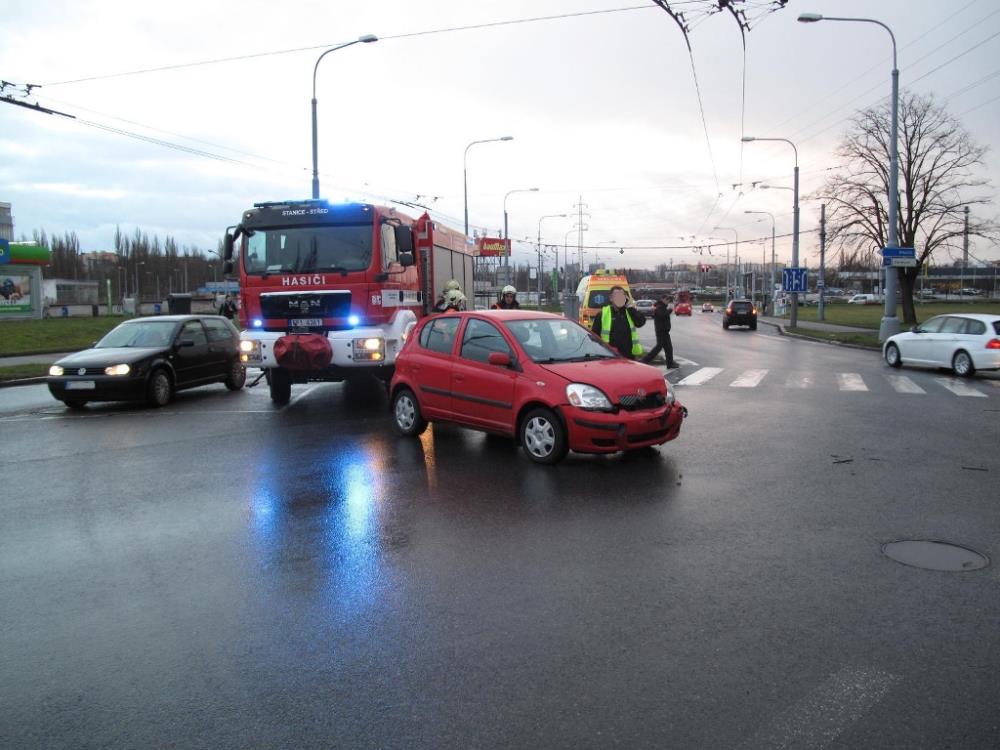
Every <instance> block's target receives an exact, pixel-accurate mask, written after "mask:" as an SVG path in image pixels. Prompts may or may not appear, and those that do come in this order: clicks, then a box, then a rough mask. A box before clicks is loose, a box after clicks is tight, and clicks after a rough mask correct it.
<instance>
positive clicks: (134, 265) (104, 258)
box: [20, 227, 223, 301]
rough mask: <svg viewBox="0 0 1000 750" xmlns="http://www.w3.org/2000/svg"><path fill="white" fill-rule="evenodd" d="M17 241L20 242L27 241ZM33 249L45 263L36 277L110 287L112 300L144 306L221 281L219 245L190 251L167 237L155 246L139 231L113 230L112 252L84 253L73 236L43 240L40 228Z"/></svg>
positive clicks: (154, 240) (155, 241) (156, 239)
mask: <svg viewBox="0 0 1000 750" xmlns="http://www.w3.org/2000/svg"><path fill="white" fill-rule="evenodd" d="M27 239H28V238H27V237H25V236H24V235H22V236H21V238H20V241H22V242H23V241H27ZM32 240H33V241H34V242H35V244H37V245H40V246H42V247H45V248H48V250H49V253H50V255H51V261H50V262H49V264H48V265H47V266H43V267H42V278H45V279H70V280H73V281H97V282H101V288H100V294H101V296H102V298H103V295H104V293H105V288H104V284H105V283H107V282H108V281H110V282H111V296H112V299H115V300H120V299H122V298H124V297H131V296H135V295H136V291H137V290H138V295H139V297H140V298H141V299H142V300H145V301H159V300H161V299H163V298H164V297H165V296H166V295H167V294H170V293H175V292H190V291H193V290H195V289H198V288H199V287H203V286H204V285H205V283H206V282H209V281H216V280H219V281H221V280H222V278H223V277H222V264H221V261H220V260H219V255H220V254H221V241H220V243H219V247H218V248H217V249H216V250H214V251H208V252H207V253H206V252H205V251H204V250H202V249H200V248H198V247H194V246H181V245H179V244H178V243H177V241H176V240H175V239H174V238H173V237H171V236H170V235H167V236H166V238H165V239H164V240H163V241H162V242H161V240H160V237H159V236H158V235H156V234H152V235H150V234H149V233H148V232H144V231H143V230H142V229H140V228H138V227H137V228H136V229H135V230H134V231H133V232H132V233H131V234H127V233H124V232H122V231H121V228H120V227H115V240H114V251H113V252H111V251H109V252H107V253H89V252H82V251H81V250H80V239H79V237H78V236H77V234H76V232H64V233H63V234H61V235H56V234H54V235H49V234H48V233H47V232H46V231H45V230H44V229H36V230H34V232H32Z"/></svg>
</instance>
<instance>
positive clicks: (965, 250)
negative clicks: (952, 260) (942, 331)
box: [958, 206, 969, 295]
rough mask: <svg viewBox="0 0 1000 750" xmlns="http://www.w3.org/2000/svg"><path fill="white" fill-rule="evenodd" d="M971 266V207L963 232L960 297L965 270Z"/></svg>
mask: <svg viewBox="0 0 1000 750" xmlns="http://www.w3.org/2000/svg"><path fill="white" fill-rule="evenodd" d="M968 265H969V207H968V206H966V207H965V228H964V229H963V230H962V286H961V288H960V289H959V291H958V293H959V295H961V294H962V289H965V269H966V267H967V266H968Z"/></svg>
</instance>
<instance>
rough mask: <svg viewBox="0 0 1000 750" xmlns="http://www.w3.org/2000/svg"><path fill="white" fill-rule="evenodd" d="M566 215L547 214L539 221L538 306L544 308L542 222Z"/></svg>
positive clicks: (562, 217) (563, 217)
mask: <svg viewBox="0 0 1000 750" xmlns="http://www.w3.org/2000/svg"><path fill="white" fill-rule="evenodd" d="M565 218H566V214H546V215H545V216H541V217H539V219H538V244H537V245H536V247H537V248H538V306H539V307H541V306H542V262H543V261H542V221H543V220H544V219H565Z"/></svg>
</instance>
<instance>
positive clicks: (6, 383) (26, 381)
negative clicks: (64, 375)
mask: <svg viewBox="0 0 1000 750" xmlns="http://www.w3.org/2000/svg"><path fill="white" fill-rule="evenodd" d="M46 380H48V378H47V377H45V376H44V375H41V376H39V377H37V378H17V379H16V380H0V388H13V387H15V386H18V385H38V384H39V383H44V382H45V381H46Z"/></svg>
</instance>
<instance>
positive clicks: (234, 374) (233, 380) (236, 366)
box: [226, 360, 247, 391]
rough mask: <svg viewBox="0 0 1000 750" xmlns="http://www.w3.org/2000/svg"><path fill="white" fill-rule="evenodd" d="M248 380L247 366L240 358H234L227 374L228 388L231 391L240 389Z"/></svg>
mask: <svg viewBox="0 0 1000 750" xmlns="http://www.w3.org/2000/svg"><path fill="white" fill-rule="evenodd" d="M246 382H247V368H246V367H244V366H243V364H242V363H241V362H239V361H238V360H234V361H233V362H232V364H230V365H229V373H228V374H227V375H226V388H228V389H229V390H231V391H238V390H239V389H240V388H242V387H243V386H244V385H245V384H246Z"/></svg>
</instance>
